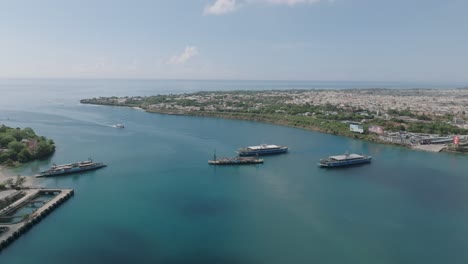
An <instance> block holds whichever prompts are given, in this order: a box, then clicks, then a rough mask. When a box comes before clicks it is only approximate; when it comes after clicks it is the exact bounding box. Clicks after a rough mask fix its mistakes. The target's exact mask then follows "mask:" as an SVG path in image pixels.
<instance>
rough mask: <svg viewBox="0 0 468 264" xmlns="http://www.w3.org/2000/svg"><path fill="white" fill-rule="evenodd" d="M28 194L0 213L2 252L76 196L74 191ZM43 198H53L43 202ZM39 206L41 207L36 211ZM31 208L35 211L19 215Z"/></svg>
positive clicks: (61, 190)
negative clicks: (18, 213) (24, 209)
mask: <svg viewBox="0 0 468 264" xmlns="http://www.w3.org/2000/svg"><path fill="white" fill-rule="evenodd" d="M26 192H27V194H26V196H25V197H23V198H21V199H20V200H18V201H16V202H15V203H13V204H12V205H10V206H8V207H7V208H5V209H3V210H2V211H0V252H1V251H2V250H3V249H5V248H6V247H7V246H8V245H10V244H11V243H13V242H14V241H15V240H16V239H18V238H19V237H20V236H21V235H22V234H24V233H26V232H27V231H28V230H30V229H31V228H32V227H33V226H34V225H36V224H38V223H39V222H40V221H41V220H42V219H44V218H45V217H46V216H47V215H49V214H50V213H51V212H52V211H53V210H54V209H56V208H58V207H59V206H60V205H61V204H62V203H64V202H65V201H67V200H68V199H69V198H71V197H72V196H73V194H74V191H73V189H33V190H27V191H26ZM41 197H49V198H50V197H52V198H51V199H48V200H43V199H40V198H41ZM37 204H39V205H41V206H40V207H37V209H36V207H35V206H37ZM31 207H33V208H34V209H35V210H33V211H32V212H31V213H30V214H25V215H17V212H20V211H21V210H22V209H23V208H31ZM15 219H19V220H17V221H15Z"/></svg>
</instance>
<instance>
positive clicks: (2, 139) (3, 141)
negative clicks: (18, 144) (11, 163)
mask: <svg viewBox="0 0 468 264" xmlns="http://www.w3.org/2000/svg"><path fill="white" fill-rule="evenodd" d="M13 141H16V139H15V138H14V137H13V136H11V135H8V134H6V135H0V147H7V146H8V144H9V143H10V142H13Z"/></svg>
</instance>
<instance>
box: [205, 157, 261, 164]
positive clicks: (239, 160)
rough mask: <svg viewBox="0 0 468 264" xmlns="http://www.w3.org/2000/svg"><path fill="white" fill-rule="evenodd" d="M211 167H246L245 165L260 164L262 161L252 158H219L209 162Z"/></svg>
mask: <svg viewBox="0 0 468 264" xmlns="http://www.w3.org/2000/svg"><path fill="white" fill-rule="evenodd" d="M208 163H209V164H211V165H247V164H261V163H263V159H257V158H254V157H233V158H221V159H214V160H209V161H208Z"/></svg>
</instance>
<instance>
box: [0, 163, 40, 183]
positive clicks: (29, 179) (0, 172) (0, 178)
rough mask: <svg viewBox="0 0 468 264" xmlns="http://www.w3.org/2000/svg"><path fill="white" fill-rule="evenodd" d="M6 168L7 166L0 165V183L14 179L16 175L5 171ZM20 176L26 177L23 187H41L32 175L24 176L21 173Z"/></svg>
mask: <svg viewBox="0 0 468 264" xmlns="http://www.w3.org/2000/svg"><path fill="white" fill-rule="evenodd" d="M7 170H8V167H6V166H5V165H0V183H3V182H5V181H6V180H8V179H13V180H16V177H18V176H17V175H12V174H9V173H6V171H7ZM21 177H24V178H25V179H26V182H25V183H24V185H23V186H24V187H26V188H41V186H40V184H38V182H37V180H36V178H35V177H33V176H25V175H21Z"/></svg>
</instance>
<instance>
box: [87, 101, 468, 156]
mask: <svg viewBox="0 0 468 264" xmlns="http://www.w3.org/2000/svg"><path fill="white" fill-rule="evenodd" d="M86 100H88V99H82V100H81V101H80V102H81V103H82V104H92V105H102V106H118V107H129V108H132V109H135V110H139V111H145V112H147V113H156V114H163V115H175V116H198V117H210V118H222V119H231V120H243V121H251V122H261V123H265V124H273V125H281V126H286V127H291V128H300V129H304V130H308V131H314V132H319V133H324V134H330V135H336V136H342V137H346V138H351V139H359V140H364V141H367V142H373V143H377V144H383V145H391V146H398V147H403V148H405V149H410V150H415V151H424V152H432V153H438V152H446V153H456V154H462V155H466V154H468V152H467V151H464V149H463V150H456V149H453V148H451V147H450V145H447V144H444V145H432V144H430V145H405V144H399V143H396V142H391V141H386V140H382V139H380V138H379V135H377V134H369V133H368V134H357V133H346V132H347V131H348V130H346V131H345V132H344V130H342V129H341V130H340V129H337V128H336V127H333V126H329V125H327V124H332V123H333V121H332V120H324V122H321V123H320V124H319V123H317V122H315V123H314V122H309V123H308V124H303V123H302V124H301V123H298V122H297V120H295V119H294V118H292V119H291V117H290V116H289V119H288V116H282V115H271V114H249V113H244V112H234V111H233V112H229V111H227V112H223V111H190V110H183V109H163V108H148V107H144V106H141V105H135V104H122V103H119V104H115V103H106V102H102V101H97V102H89V101H86ZM83 101H85V102H83ZM317 121H320V120H317ZM321 124H323V126H321ZM428 146H429V147H428Z"/></svg>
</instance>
